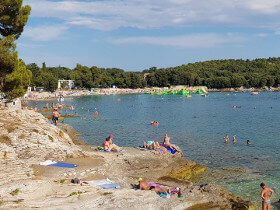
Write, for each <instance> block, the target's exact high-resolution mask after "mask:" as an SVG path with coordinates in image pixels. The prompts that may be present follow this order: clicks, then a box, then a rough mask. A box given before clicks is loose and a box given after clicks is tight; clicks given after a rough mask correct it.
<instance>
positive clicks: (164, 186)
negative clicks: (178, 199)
mask: <svg viewBox="0 0 280 210" xmlns="http://www.w3.org/2000/svg"><path fill="white" fill-rule="evenodd" d="M148 185H150V186H151V187H156V188H158V189H167V188H168V189H169V190H170V192H171V193H178V192H179V190H177V189H176V187H169V186H167V185H163V184H159V183H155V182H148Z"/></svg>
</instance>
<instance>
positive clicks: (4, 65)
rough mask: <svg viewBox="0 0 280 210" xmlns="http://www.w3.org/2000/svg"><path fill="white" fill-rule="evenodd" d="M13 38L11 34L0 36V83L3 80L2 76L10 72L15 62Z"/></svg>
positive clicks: (15, 54) (15, 53)
mask: <svg viewBox="0 0 280 210" xmlns="http://www.w3.org/2000/svg"><path fill="white" fill-rule="evenodd" d="M14 40H15V38H14V37H13V36H7V37H3V38H1V37H0V77H1V78H2V83H3V82H4V81H3V80H4V77H5V76H6V75H7V74H10V73H12V72H13V70H14V68H15V67H16V64H17V52H16V51H15V47H16V45H15V44H14Z"/></svg>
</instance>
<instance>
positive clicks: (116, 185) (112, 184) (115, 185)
mask: <svg viewBox="0 0 280 210" xmlns="http://www.w3.org/2000/svg"><path fill="white" fill-rule="evenodd" d="M98 187H101V188H102V189H116V188H119V189H121V188H122V187H121V186H120V185H119V184H118V183H111V184H102V185H98Z"/></svg>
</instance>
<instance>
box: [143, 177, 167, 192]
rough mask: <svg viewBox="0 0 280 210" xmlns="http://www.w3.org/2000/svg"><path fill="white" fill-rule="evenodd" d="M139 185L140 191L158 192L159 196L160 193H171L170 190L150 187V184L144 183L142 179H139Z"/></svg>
mask: <svg viewBox="0 0 280 210" xmlns="http://www.w3.org/2000/svg"><path fill="white" fill-rule="evenodd" d="M138 181H139V185H138V188H139V189H140V190H151V191H154V192H156V193H157V194H160V193H167V192H168V193H170V190H169V189H167V188H166V189H160V188H157V187H154V186H150V185H149V184H148V182H146V181H143V180H142V178H139V180H138Z"/></svg>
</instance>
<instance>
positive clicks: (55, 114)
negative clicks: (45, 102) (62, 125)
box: [52, 108, 60, 125]
mask: <svg viewBox="0 0 280 210" xmlns="http://www.w3.org/2000/svg"><path fill="white" fill-rule="evenodd" d="M52 115H53V117H52V120H53V123H55V125H57V123H58V118H59V116H60V114H59V112H58V111H57V108H55V109H54V110H53V113H52Z"/></svg>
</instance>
